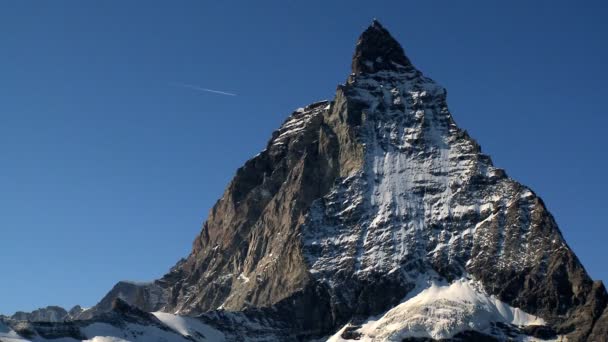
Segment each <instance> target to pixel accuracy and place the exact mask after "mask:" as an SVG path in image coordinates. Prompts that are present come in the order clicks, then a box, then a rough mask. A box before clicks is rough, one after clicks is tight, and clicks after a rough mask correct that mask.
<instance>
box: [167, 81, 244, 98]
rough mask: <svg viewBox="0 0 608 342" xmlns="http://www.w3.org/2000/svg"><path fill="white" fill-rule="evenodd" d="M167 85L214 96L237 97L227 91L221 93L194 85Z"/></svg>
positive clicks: (173, 83) (174, 83) (172, 83)
mask: <svg viewBox="0 0 608 342" xmlns="http://www.w3.org/2000/svg"><path fill="white" fill-rule="evenodd" d="M169 85H170V86H172V87H181V88H188V89H194V90H198V91H205V92H208V93H214V94H220V95H228V96H237V95H236V94H235V93H229V92H227V91H221V90H213V89H208V88H203V87H199V86H197V85H194V84H187V83H177V82H171V83H169Z"/></svg>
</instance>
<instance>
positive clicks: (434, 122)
mask: <svg viewBox="0 0 608 342" xmlns="http://www.w3.org/2000/svg"><path fill="white" fill-rule="evenodd" d="M352 71H353V74H351V75H350V76H349V78H348V81H347V83H346V84H343V85H340V86H339V87H338V89H337V92H336V96H335V98H334V99H333V101H323V102H318V103H314V104H311V105H309V106H307V107H305V108H302V109H299V110H297V111H296V112H294V113H293V114H292V115H291V116H290V117H289V118H288V119H287V120H286V121H285V123H284V124H283V125H282V126H281V128H280V129H279V130H277V131H275V132H274V133H273V135H272V138H271V139H270V141H269V143H268V145H267V147H266V149H265V150H264V151H262V152H261V153H260V154H258V155H257V156H256V157H254V158H253V159H251V160H249V161H247V162H246V163H245V165H244V166H243V167H241V168H240V169H239V170H237V172H236V175H235V177H234V179H233V180H232V181H231V183H230V184H229V186H228V188H227V189H226V191H225V192H224V194H223V196H222V198H221V199H220V200H219V201H218V202H217V203H216V205H215V206H214V207H213V209H212V210H211V212H210V213H209V217H208V219H207V221H206V222H205V223H204V224H203V228H202V230H201V233H200V235H199V236H198V237H197V238H196V239H195V240H194V243H193V248H192V252H191V253H190V255H189V256H188V257H187V258H185V259H183V260H182V261H180V262H179V263H178V264H177V265H176V266H175V267H174V268H173V269H172V270H170V272H169V273H167V275H165V276H164V277H163V278H161V279H159V280H157V281H155V282H154V283H151V284H145V285H141V284H140V285H138V284H130V283H119V284H118V285H117V286H116V287H115V288H114V289H113V290H112V291H111V292H110V293H109V294H108V295H107V296H106V297H105V298H104V299H103V300H102V301H101V302H100V303H99V304H98V305H97V306H96V308H94V309H93V310H91V311H89V312H88V313H87V315H88V316H87V318H91V317H94V316H96V315H98V314H101V313H103V312H106V311H108V310H110V309H111V306H112V302H113V301H114V300H115V299H116V298H121V299H122V300H124V301H126V302H127V303H129V304H130V305H134V306H136V307H138V308H140V309H142V310H143V311H156V310H162V311H167V312H174V313H179V314H190V315H195V314H196V315H202V316H201V319H203V320H205V321H207V322H209V324H212V325H214V326H218V327H223V330H226V331H232V332H233V333H232V334H233V336H235V337H234V338H235V340H238V339H239V337H238V336H243V335H238V334H239V333H238V331H242V334H247V332H248V331H249V333H255V334H257V335H256V336H258V337H260V336H270V335H272V336H275V337H277V336H279V337H277V338H278V339H279V340H293V339H307V338H311V337H319V336H324V335H328V334H332V333H334V332H335V331H337V330H338V329H339V328H340V327H341V326H342V325H344V324H345V323H347V322H349V321H356V320H361V319H364V318H366V317H369V316H370V315H375V314H379V313H382V312H384V311H386V310H388V309H390V308H391V307H393V306H395V305H397V304H398V303H399V302H400V301H401V300H402V299H403V298H404V297H405V296H406V295H407V294H408V293H410V291H412V290H413V289H414V288H415V286H416V281H417V279H420V277H421V276H432V277H435V278H437V279H442V280H444V281H446V282H450V281H453V280H456V279H461V278H463V277H471V278H473V279H475V280H476V281H479V282H480V283H481V284H482V287H483V289H484V290H485V291H486V292H487V293H488V294H491V295H494V296H495V297H496V298H498V299H500V300H502V301H503V302H506V303H507V304H509V305H511V306H513V307H517V308H520V309H522V310H523V311H525V312H528V313H530V314H534V315H537V316H539V317H541V318H543V319H544V320H545V321H546V322H547V326H543V327H537V328H530V329H528V330H526V329H523V330H517V334H525V335H530V336H537V337H539V338H545V337H547V336H549V335H551V336H553V335H555V334H559V335H566V336H567V337H568V338H569V340H570V341H586V340H590V341H606V340H608V334H607V332H606V328H605V327H606V326H607V325H608V318H607V317H608V311H607V310H608V309H607V308H606V305H607V303H608V295H607V294H606V290H605V288H604V286H603V285H602V284H601V282H593V281H592V280H591V278H590V277H589V275H588V274H587V273H586V271H585V270H584V268H583V266H582V265H581V264H580V262H579V260H578V259H577V258H576V256H575V255H574V253H573V252H572V251H571V249H570V248H569V247H568V245H567V244H566V242H565V241H564V239H563V237H562V235H561V233H560V231H559V228H558V227H557V224H556V223H555V220H554V219H553V217H552V216H551V214H550V213H549V212H548V211H547V209H546V207H545V205H544V203H543V202H542V200H541V199H540V198H539V197H538V196H536V194H534V192H532V191H531V190H530V189H528V188H527V187H525V186H524V185H522V184H519V183H518V182H516V181H514V180H512V179H511V178H509V177H508V176H507V175H506V173H505V172H504V171H503V170H501V169H498V168H496V167H494V166H493V164H492V161H491V159H490V157H489V156H487V155H485V154H483V153H482V152H481V148H480V147H479V145H478V144H477V143H476V142H475V141H474V140H473V139H472V138H471V137H470V136H469V135H468V134H467V133H466V131H463V130H461V129H460V128H458V126H457V125H456V123H455V121H454V120H453V118H452V116H451V114H450V112H449V109H448V106H447V101H446V96H447V92H446V91H445V89H444V88H442V87H441V86H439V85H438V84H436V83H435V82H434V81H433V80H431V79H429V78H427V77H425V76H424V75H423V74H422V73H421V72H420V71H418V70H416V69H415V68H414V67H413V65H412V64H411V62H410V61H409V59H408V58H407V57H406V56H405V54H404V52H403V49H402V48H401V46H400V45H399V44H398V43H397V42H396V41H395V40H394V39H393V38H392V37H391V36H390V34H389V33H388V31H386V29H384V28H383V27H382V26H381V25H380V24H379V23H378V22H377V21H374V23H373V24H372V25H371V26H370V27H369V28H368V29H367V30H366V31H365V32H364V33H363V34H362V35H361V37H360V39H359V42H358V44H357V47H356V50H355V54H354V57H353V62H352ZM223 310H226V311H239V313H234V312H233V313H227V312H225V311H223ZM231 315H242V316H243V317H246V320H248V321H251V320H253V321H255V322H258V321H259V322H265V323H264V324H265V325H264V324H261V323H260V324H261V325H260V324H258V325H256V324H252V325H250V326H247V325H244V326H238V324H237V325H235V324H234V322H235V318H234V317H235V316H231ZM262 317H264V318H262ZM237 321H238V320H237ZM268 322H270V323H268ZM260 326H262V327H263V328H259V329H261V330H256V329H258V328H256V327H260ZM505 329H507V328H505ZM509 329H512V328H509ZM513 329H514V328H513ZM254 330H255V332H254ZM503 330H504V329H503ZM507 330H508V329H507ZM235 331H236V332H235ZM505 331H506V330H505ZM502 333H504V332H501V334H502ZM358 334H359V332H357V331H356V330H354V329H351V330H349V331H347V335H348V336H350V337H352V338H357V336H359V335H358ZM504 336H507V335H504ZM453 340H463V341H464V340H466V341H473V340H479V341H488V340H496V337H492V336H487V335H484V334H482V333H480V332H475V331H468V332H461V333H460V334H459V335H456V336H454V339H453Z"/></svg>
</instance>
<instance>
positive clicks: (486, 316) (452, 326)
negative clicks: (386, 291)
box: [328, 279, 545, 342]
mask: <svg viewBox="0 0 608 342" xmlns="http://www.w3.org/2000/svg"><path fill="white" fill-rule="evenodd" d="M493 323H504V324H508V325H513V326H518V327H521V326H528V325H544V324H545V322H544V321H543V320H542V319H541V318H538V317H536V316H533V315H530V314H528V313H525V312H523V311H522V310H520V309H518V308H514V307H511V306H509V305H507V304H506V303H504V302H502V301H500V300H498V299H496V298H495V297H493V296H489V295H487V294H485V293H484V291H483V290H481V289H480V287H479V284H478V283H476V282H474V281H470V280H465V279H461V280H457V281H455V282H453V283H452V284H450V285H440V284H437V283H431V285H430V286H429V287H427V288H426V289H424V290H422V291H421V292H419V293H418V294H417V295H415V296H413V297H411V298H409V299H407V300H405V301H404V302H402V303H401V304H399V305H397V306H395V307H394V308H392V309H390V310H389V311H387V312H386V313H384V314H382V315H381V316H379V317H373V318H370V319H369V320H368V321H366V322H365V323H364V324H362V325H361V326H360V327H359V328H358V329H357V330H356V332H357V333H358V334H361V336H360V337H359V338H360V339H359V340H360V341H401V340H403V339H404V338H407V337H425V338H432V339H445V338H450V337H453V336H454V335H456V334H458V333H460V332H464V331H470V330H475V331H478V332H486V333H489V332H490V329H491V327H492V325H493ZM347 327H348V326H345V327H343V328H342V329H341V330H340V331H338V333H336V334H335V335H334V336H332V337H331V338H330V339H329V340H328V341H332V342H338V341H348V340H347V339H344V338H343V337H342V334H343V332H344V331H345V330H346V329H347Z"/></svg>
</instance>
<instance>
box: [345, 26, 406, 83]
mask: <svg viewBox="0 0 608 342" xmlns="http://www.w3.org/2000/svg"><path fill="white" fill-rule="evenodd" d="M411 66H412V64H411V62H410V60H409V59H408V58H407V57H406V56H405V53H404V52H403V48H402V47H401V45H399V43H398V42H397V41H396V40H395V38H393V37H392V36H391V34H390V33H389V32H388V30H387V29H385V28H384V26H382V24H380V22H379V21H378V20H377V19H375V18H374V20H373V21H372V24H371V25H370V26H369V27H368V28H367V29H366V30H365V31H363V33H362V34H361V36H360V37H359V40H358V41H357V47H356V48H355V53H354V55H353V62H352V72H353V73H355V74H358V73H373V72H377V71H379V70H398V69H400V68H403V67H411Z"/></svg>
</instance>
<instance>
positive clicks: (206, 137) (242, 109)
mask: <svg viewBox="0 0 608 342" xmlns="http://www.w3.org/2000/svg"><path fill="white" fill-rule="evenodd" d="M607 6H608V5H607V2H606V1H581V2H577V3H575V2H573V1H466V2H460V1H459V2H456V1H424V2H423V1H411V2H410V1H386V2H382V1H369V0H368V1H364V2H359V1H333V2H330V1H300V2H297V3H296V2H294V1H274V2H267V1H242V2H232V1H164V2H153V1H145V2H144V1H86V2H85V1H37V2H34V1H4V2H2V4H1V5H0V44H1V45H0V51H2V52H1V53H0V155H1V158H0V232H1V234H0V239H1V244H0V260H2V262H1V264H2V267H1V269H0V312H2V313H11V312H13V311H15V310H18V309H21V310H32V309H35V308H37V307H41V306H46V305H51V304H56V305H62V306H65V307H70V306H72V305H74V304H82V305H84V306H90V305H93V304H95V303H96V302H97V301H98V300H99V299H100V298H101V297H102V296H103V295H104V294H105V293H106V291H108V290H109V289H110V288H111V286H112V285H113V284H114V283H115V282H117V281H118V280H121V279H129V280H142V281H143V280H151V279H154V278H157V277H159V276H161V275H162V274H163V273H164V272H166V271H167V270H168V269H169V267H171V266H172V265H173V264H174V263H175V262H176V261H177V260H178V259H179V258H180V257H183V256H186V255H187V254H188V252H189V250H190V246H191V242H192V240H193V238H194V237H195V235H196V234H197V233H198V232H199V229H200V226H201V223H202V222H203V220H204V219H205V217H206V216H207V211H208V210H209V208H210V207H211V206H212V205H213V203H214V202H215V201H216V199H217V198H219V197H220V196H221V193H222V192H223V190H224V188H225V186H226V185H227V183H228V182H229V180H230V179H231V178H232V176H233V175H234V173H235V170H236V168H237V167H239V166H240V165H241V164H242V163H243V162H244V161H245V160H247V159H248V158H250V157H251V156H253V155H255V154H256V153H257V152H259V151H260V150H261V149H262V148H263V147H264V146H265V143H266V141H267V139H268V138H269V137H270V134H271V132H272V131H273V130H274V129H276V128H277V127H278V126H279V125H280V123H281V122H282V121H283V120H284V119H285V118H286V116H287V115H288V114H289V113H290V112H291V111H292V110H293V109H295V108H297V107H300V106H303V105H306V104H308V103H310V102H312V101H316V100H321V99H330V98H332V97H333V94H334V91H335V87H336V85H337V84H338V83H342V82H343V81H344V80H345V79H346V76H347V74H348V72H349V65H350V59H351V55H352V51H353V48H354V45H355V41H356V38H357V36H358V35H359V33H360V32H361V31H362V30H363V29H364V28H365V27H366V26H367V25H369V23H370V22H371V19H372V18H373V17H377V18H379V20H380V21H381V22H382V23H383V24H384V25H385V26H386V27H387V28H388V29H389V30H390V31H391V32H392V33H393V35H394V36H395V37H396V38H397V39H398V40H399V41H400V42H401V43H402V44H403V46H404V49H405V51H406V53H407V54H408V56H409V57H410V59H411V60H412V61H413V62H414V64H415V65H416V66H418V67H419V68H420V69H421V70H422V71H423V72H425V73H426V74H427V75H428V76H430V77H432V78H434V79H435V80H437V81H438V82H439V83H441V84H442V85H444V86H445V87H447V89H448V94H449V95H448V101H449V105H450V108H451V110H452V113H453V115H454V117H455V119H456V121H457V123H458V124H459V125H460V126H461V127H463V128H465V129H467V130H468V131H469V132H470V133H471V135H472V136H473V137H474V138H475V139H477V140H478V142H479V143H480V144H481V146H482V148H483V150H484V151H486V152H487V153H489V154H490V155H491V156H492V157H493V160H494V162H495V164H496V165H497V166H499V167H502V168H505V169H506V170H507V172H508V174H509V175H510V176H512V177H514V178H515V179H517V180H519V181H521V182H523V183H524V184H526V185H529V186H531V187H532V188H533V189H534V190H535V191H536V192H537V193H538V194H539V195H540V196H541V197H542V198H543V199H544V200H545V202H546V204H547V205H548V207H549V209H550V210H551V211H552V213H553V214H554V216H555V217H556V219H557V222H558V223H559V225H560V227H561V229H562V231H563V233H564V235H565V237H566V239H567V241H568V242H569V244H570V246H571V247H572V248H573V249H574V251H575V252H576V253H577V254H578V256H579V257H580V259H581V260H582V262H583V264H584V265H585V266H586V268H587V270H588V271H589V272H590V274H591V275H592V277H594V278H596V279H602V280H604V281H608V266H607V264H606V261H607V260H608V248H607V244H608V227H607V226H606V223H605V222H606V219H605V214H606V212H607V209H608V200H607V194H608V181H607V178H606V171H605V170H606V169H607V168H608V160H607V153H606V147H605V145H606V142H605V137H606V130H607V127H608V115H607V114H608V113H607V111H608V106H607V105H606V95H607V93H608V92H607V91H608V87H607V86H606V84H607V83H606V80H607V79H608V62H607V61H608V44H606V37H607V36H608V20H606V18H607V17H608V9H607ZM176 83H182V84H192V85H196V86H199V87H204V88H211V89H217V90H222V91H227V92H231V93H236V94H238V95H237V96H227V95H221V94H214V93H208V92H202V91H198V90H195V89H191V88H187V87H183V86H176V85H175V84H176Z"/></svg>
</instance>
